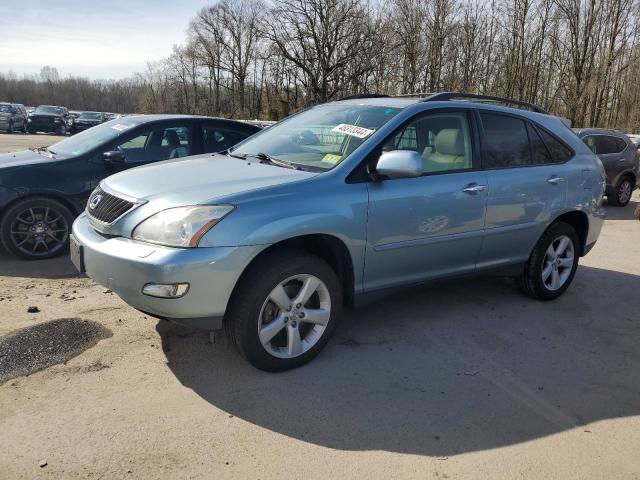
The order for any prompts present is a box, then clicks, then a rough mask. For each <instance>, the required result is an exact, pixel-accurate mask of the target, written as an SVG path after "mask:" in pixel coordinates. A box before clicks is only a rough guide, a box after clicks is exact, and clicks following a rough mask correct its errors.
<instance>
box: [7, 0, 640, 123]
mask: <svg viewBox="0 0 640 480" xmlns="http://www.w3.org/2000/svg"><path fill="white" fill-rule="evenodd" d="M639 12H640V0H490V1H488V2H478V1H476V0H391V1H390V2H378V1H375V0H371V1H368V0H220V1H218V2H217V3H214V4H212V5H210V6H207V7H204V8H203V9H201V10H200V11H199V12H197V14H196V15H195V17H194V18H193V20H192V21H191V23H190V25H189V27H188V29H187V39H186V41H185V42H184V44H181V45H176V46H175V47H174V49H173V52H172V53H171V54H170V55H169V56H168V57H167V58H166V59H163V60H161V61H158V62H150V63H148V65H147V67H146V69H145V71H143V72H139V73H137V74H136V75H135V76H133V77H132V78H129V79H126V80H120V81H90V80H87V79H82V78H67V79H60V78H58V77H57V75H56V72H55V69H52V68H48V69H43V70H45V71H43V72H41V75H39V76H37V77H34V78H17V77H16V76H15V75H6V74H5V75H0V98H7V99H9V100H12V99H13V100H14V101H21V103H30V104H38V103H62V104H66V105H69V106H72V107H74V108H78V109H98V110H106V111H118V112H133V111H139V112H147V113H193V114H204V115H214V116H222V117H234V118H261V119H279V118H282V117H284V116H286V115H288V114H290V113H292V112H294V111H296V110H297V109H300V108H301V107H304V106H307V105H311V104H316V103H321V102H325V101H329V100H334V99H337V98H341V97H343V96H348V95H353V94H362V93H384V94H405V93H415V92H436V91H460V92H471V93H480V94H488V95H498V96H505V97H510V98H516V99H520V100H525V101H529V102H533V103H537V104H539V105H540V106H542V107H543V108H545V109H546V110H548V111H550V112H552V113H554V114H557V115H561V116H564V117H567V118H569V119H570V120H571V121H572V124H573V125H575V126H601V127H610V128H619V129H622V130H625V131H632V130H633V131H639V130H640V88H638V84H639V79H640V21H639V20H640V13H639ZM52 70H53V72H52Z"/></svg>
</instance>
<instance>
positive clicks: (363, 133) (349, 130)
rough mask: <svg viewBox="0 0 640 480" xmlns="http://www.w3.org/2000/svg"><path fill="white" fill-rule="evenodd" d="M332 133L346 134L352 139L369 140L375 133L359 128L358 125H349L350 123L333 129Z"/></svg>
mask: <svg viewBox="0 0 640 480" xmlns="http://www.w3.org/2000/svg"><path fill="white" fill-rule="evenodd" d="M331 131H332V132H336V133H344V134H346V135H351V136H352V137H358V138H367V137H368V136H369V135H371V134H372V133H373V132H374V131H373V130H369V129H368V128H364V127H358V126H357V125H349V124H348V123H341V124H340V125H338V126H336V127H334V128H332V129H331Z"/></svg>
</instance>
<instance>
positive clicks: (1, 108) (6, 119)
mask: <svg viewBox="0 0 640 480" xmlns="http://www.w3.org/2000/svg"><path fill="white" fill-rule="evenodd" d="M27 116H28V115H27V111H26V109H25V108H24V105H20V104H17V103H5V102H2V103H0V130H2V131H5V132H8V133H14V132H17V131H20V132H26V131H27Z"/></svg>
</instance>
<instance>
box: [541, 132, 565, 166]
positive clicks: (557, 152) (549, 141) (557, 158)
mask: <svg viewBox="0 0 640 480" xmlns="http://www.w3.org/2000/svg"><path fill="white" fill-rule="evenodd" d="M537 130H538V131H539V132H540V135H541V136H542V140H543V141H544V143H545V145H546V146H547V148H548V149H549V153H550V154H551V163H562V162H566V161H567V160H569V159H570V158H571V157H572V156H573V153H572V152H571V150H569V149H568V148H567V147H566V146H564V145H563V144H562V143H560V141H559V140H557V139H556V138H555V137H553V135H551V134H549V133H548V132H546V131H545V130H543V129H537Z"/></svg>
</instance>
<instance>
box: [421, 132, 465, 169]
mask: <svg viewBox="0 0 640 480" xmlns="http://www.w3.org/2000/svg"><path fill="white" fill-rule="evenodd" d="M427 150H428V148H426V149H425V151H424V152H423V154H422V167H423V169H424V171H425V172H438V171H443V170H457V169H463V168H469V167H471V165H469V164H468V161H467V159H466V158H465V155H464V136H463V133H462V131H461V130H458V129H457V128H445V129H444V130H440V132H439V133H438V135H437V136H436V143H435V150H434V151H431V149H429V151H427Z"/></svg>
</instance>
